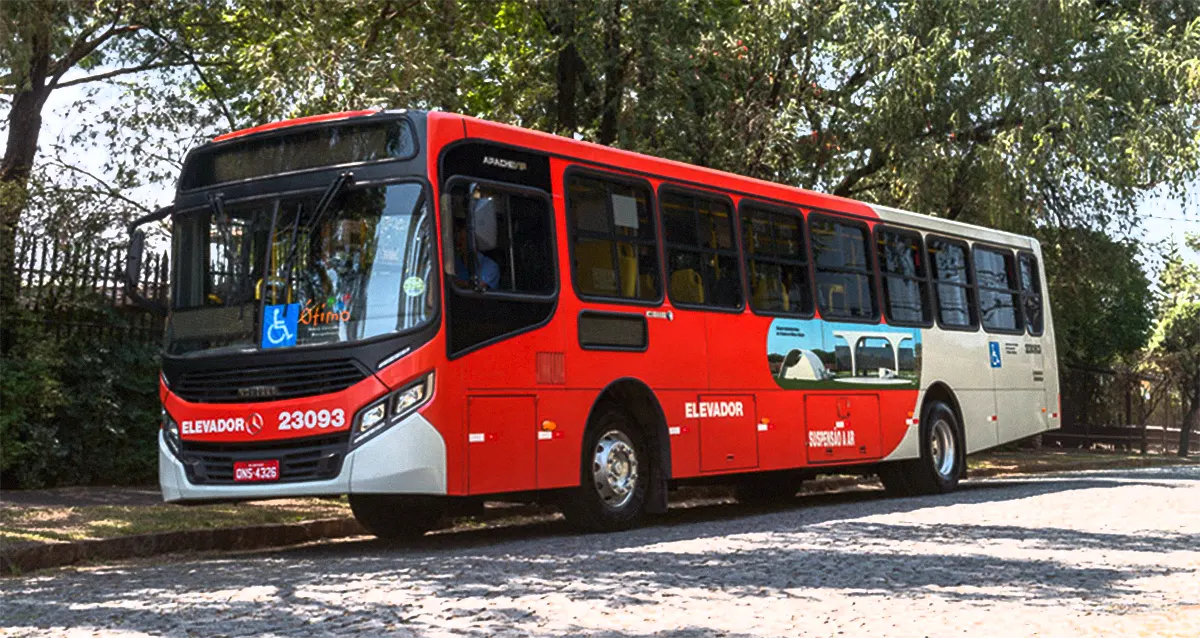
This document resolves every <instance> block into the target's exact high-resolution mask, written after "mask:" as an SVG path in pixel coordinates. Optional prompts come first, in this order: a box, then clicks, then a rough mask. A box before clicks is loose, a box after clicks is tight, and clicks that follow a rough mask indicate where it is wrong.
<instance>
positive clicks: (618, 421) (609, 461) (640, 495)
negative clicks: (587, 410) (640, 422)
mask: <svg viewBox="0 0 1200 638" xmlns="http://www.w3.org/2000/svg"><path fill="white" fill-rule="evenodd" d="M649 460H650V459H649V455H648V454H647V452H646V447H645V442H644V437H643V436H642V432H641V430H640V429H639V428H638V427H637V423H636V422H635V421H634V419H633V417H632V416H630V414H629V413H628V412H627V411H626V410H624V409H623V408H621V407H620V406H617V405H605V406H602V407H600V408H598V409H597V415H596V416H595V417H594V420H593V422H592V424H591V425H590V426H589V427H588V431H587V434H586V435H585V438H584V454H583V457H582V462H583V468H582V471H581V473H580V474H581V481H582V484H581V485H580V486H579V487H578V488H576V489H574V490H571V491H569V492H568V493H567V494H566V496H565V498H564V499H563V501H562V510H563V514H564V515H565V516H566V517H567V520H568V521H569V522H570V523H571V524H573V525H575V526H576V527H579V528H580V529H584V530H588V531H595V532H607V531H615V530H619V529H627V528H629V527H633V526H634V525H636V524H637V522H638V521H639V520H640V519H641V517H642V514H643V513H644V510H645V504H646V492H647V488H648V487H649V485H650V464H649Z"/></svg>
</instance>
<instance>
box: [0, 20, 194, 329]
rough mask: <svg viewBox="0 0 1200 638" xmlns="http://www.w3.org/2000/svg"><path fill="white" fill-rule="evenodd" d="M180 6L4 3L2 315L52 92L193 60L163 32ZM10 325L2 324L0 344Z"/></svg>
mask: <svg viewBox="0 0 1200 638" xmlns="http://www.w3.org/2000/svg"><path fill="white" fill-rule="evenodd" d="M178 13H179V7H176V6H168V5H162V4H159V3H155V2H152V1H149V0H97V1H96V2H90V3H84V2H70V1H64V0H55V1H46V2H5V3H0V25H2V30H0V43H2V44H0V67H2V68H5V69H7V72H6V73H4V75H3V76H2V77H0V87H2V90H3V92H4V93H5V94H8V95H11V96H12V99H11V102H9V104H8V109H9V112H8V127H7V128H8V138H7V140H6V142H5V148H4V157H3V160H0V316H3V317H8V316H10V315H11V313H12V311H13V309H14V308H15V303H16V289H17V284H18V282H17V280H16V272H15V263H14V251H15V240H16V234H17V229H18V227H19V226H20V224H21V222H22V216H23V215H24V214H25V212H26V211H27V210H28V207H29V204H30V179H31V176H32V174H33V169H34V161H35V159H36V158H37V154H38V143H39V140H40V138H41V133H42V110H43V108H44V107H45V105H46V100H47V99H48V98H49V97H50V94H51V93H52V92H53V91H56V90H60V89H64V88H68V87H73V86H84V85H95V84H97V83H101V82H107V81H111V80H114V79H116V78H120V77H123V76H128V75H131V74H136V73H142V72H146V71H152V70H158V69H169V68H177V67H181V66H189V65H195V63H196V62H195V60H194V59H193V58H191V57H190V56H189V55H188V54H187V52H185V51H184V50H183V49H182V48H181V47H179V46H177V45H176V44H175V43H174V42H173V41H172V40H171V39H170V38H167V37H164V36H163V35H162V29H163V28H164V27H165V25H168V24H173V23H174V21H175V20H176V19H177V18H178ZM10 345H11V331H10V330H9V329H8V327H7V326H6V327H4V328H3V329H2V330H0V350H2V351H7V349H8V348H9V346H10Z"/></svg>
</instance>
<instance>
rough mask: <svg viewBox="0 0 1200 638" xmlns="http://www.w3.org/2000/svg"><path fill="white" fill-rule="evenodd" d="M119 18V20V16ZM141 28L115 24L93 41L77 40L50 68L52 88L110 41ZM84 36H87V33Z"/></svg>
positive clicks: (132, 25)
mask: <svg viewBox="0 0 1200 638" xmlns="http://www.w3.org/2000/svg"><path fill="white" fill-rule="evenodd" d="M117 17H118V18H119V16H117ZM141 28H142V27H141V25H137V24H128V25H125V26H123V27H118V26H117V25H116V24H113V26H111V27H109V28H108V29H107V30H106V31H105V32H104V33H101V34H100V35H98V36H96V37H94V38H92V39H91V40H87V39H85V38H81V39H79V40H76V41H75V43H74V44H72V45H71V49H70V50H69V51H67V52H66V53H65V54H64V55H63V57H62V58H60V59H59V60H58V61H57V62H55V63H54V64H53V66H51V67H50V72H51V78H50V82H49V85H50V86H51V87H57V86H58V81H59V80H60V79H61V78H62V76H63V75H64V74H66V72H67V71H70V70H71V68H72V67H74V66H75V65H76V64H78V63H79V61H80V60H82V59H84V58H86V57H87V56H89V55H91V54H92V52H94V51H95V50H96V49H98V48H100V45H102V44H104V43H105V42H108V40H109V39H111V38H113V37H115V36H118V35H121V34H123V33H133V32H134V31H137V30H139V29H141ZM84 35H85V36H86V33H85V34H84Z"/></svg>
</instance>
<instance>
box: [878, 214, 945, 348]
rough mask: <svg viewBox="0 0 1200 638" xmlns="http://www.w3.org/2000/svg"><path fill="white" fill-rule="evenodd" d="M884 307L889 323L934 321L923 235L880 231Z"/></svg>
mask: <svg viewBox="0 0 1200 638" xmlns="http://www.w3.org/2000/svg"><path fill="white" fill-rule="evenodd" d="M875 244H876V248H877V251H876V254H877V255H878V258H879V272H880V273H881V274H882V275H883V308H884V312H885V313H886V314H887V320H888V322H889V323H896V324H917V325H923V324H928V323H930V322H932V321H933V313H932V309H931V308H930V307H929V299H928V297H929V295H928V292H929V283H928V281H927V277H926V273H925V259H924V256H923V255H922V252H923V251H922V250H921V236H920V235H919V234H917V233H910V232H903V231H899V230H894V229H890V228H888V229H884V228H879V229H878V230H877V231H876V235H875Z"/></svg>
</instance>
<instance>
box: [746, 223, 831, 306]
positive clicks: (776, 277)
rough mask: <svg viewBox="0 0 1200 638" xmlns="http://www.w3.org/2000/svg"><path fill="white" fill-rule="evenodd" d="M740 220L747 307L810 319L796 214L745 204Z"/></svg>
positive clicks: (805, 262) (800, 229) (805, 265)
mask: <svg viewBox="0 0 1200 638" xmlns="http://www.w3.org/2000/svg"><path fill="white" fill-rule="evenodd" d="M743 201H745V200H743ZM741 217H742V252H743V254H744V255H745V259H746V276H747V278H748V280H749V282H750V307H752V308H753V309H754V310H756V311H758V312H766V313H777V314H790V315H798V316H811V315H812V313H813V300H812V289H811V285H810V284H809V281H808V254H807V252H806V250H805V247H804V220H803V218H802V217H801V216H800V213H799V212H794V211H784V210H779V209H775V208H767V207H763V206H759V205H755V204H752V203H746V204H743V206H742V210H741Z"/></svg>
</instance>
